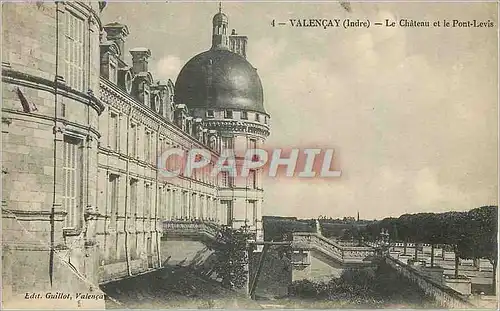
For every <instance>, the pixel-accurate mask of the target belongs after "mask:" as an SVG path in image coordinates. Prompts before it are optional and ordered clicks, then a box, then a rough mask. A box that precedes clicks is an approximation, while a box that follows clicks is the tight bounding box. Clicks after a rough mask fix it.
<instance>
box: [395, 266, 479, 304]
mask: <svg viewBox="0 0 500 311" xmlns="http://www.w3.org/2000/svg"><path fill="white" fill-rule="evenodd" d="M385 261H386V263H387V264H388V265H389V266H391V267H392V268H394V269H395V270H396V271H398V272H399V273H401V274H402V275H404V276H405V277H406V278H408V279H409V280H410V281H412V282H414V283H416V284H417V285H418V286H419V287H420V288H421V289H422V290H423V291H424V292H425V293H426V294H427V295H429V296H430V297H433V298H434V299H435V300H436V302H437V303H438V304H439V305H440V306H441V307H443V308H464V309H465V308H471V307H472V305H471V304H470V303H469V302H468V301H467V299H466V298H464V297H463V296H461V295H460V293H458V292H456V291H455V290H453V289H451V288H449V287H447V286H444V285H442V284H440V283H439V282H437V281H435V280H433V279H432V278H431V277H430V276H428V275H425V274H423V273H421V272H419V271H417V270H416V269H415V268H413V267H411V266H408V265H406V264H404V263H402V262H400V261H399V260H397V259H394V258H391V257H386V258H385Z"/></svg>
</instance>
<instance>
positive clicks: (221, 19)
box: [212, 12, 229, 25]
mask: <svg viewBox="0 0 500 311" xmlns="http://www.w3.org/2000/svg"><path fill="white" fill-rule="evenodd" d="M228 22H229V19H228V18H227V15H226V14H224V13H222V12H219V13H217V14H215V15H214V18H213V19H212V24H213V25H218V24H222V23H225V24H227V23H228Z"/></svg>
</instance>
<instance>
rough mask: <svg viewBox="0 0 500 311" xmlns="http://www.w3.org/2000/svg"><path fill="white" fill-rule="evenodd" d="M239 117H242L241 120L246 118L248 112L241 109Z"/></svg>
mask: <svg viewBox="0 0 500 311" xmlns="http://www.w3.org/2000/svg"><path fill="white" fill-rule="evenodd" d="M241 118H242V119H243V120H247V119H248V113H247V112H246V111H242V112H241Z"/></svg>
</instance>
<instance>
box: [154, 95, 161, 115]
mask: <svg viewBox="0 0 500 311" xmlns="http://www.w3.org/2000/svg"><path fill="white" fill-rule="evenodd" d="M153 110H154V111H155V112H157V113H160V95H158V94H157V95H154V97H153Z"/></svg>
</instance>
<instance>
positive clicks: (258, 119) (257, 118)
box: [255, 113, 260, 122]
mask: <svg viewBox="0 0 500 311" xmlns="http://www.w3.org/2000/svg"><path fill="white" fill-rule="evenodd" d="M255 121H257V122H260V114H258V113H256V114H255Z"/></svg>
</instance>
